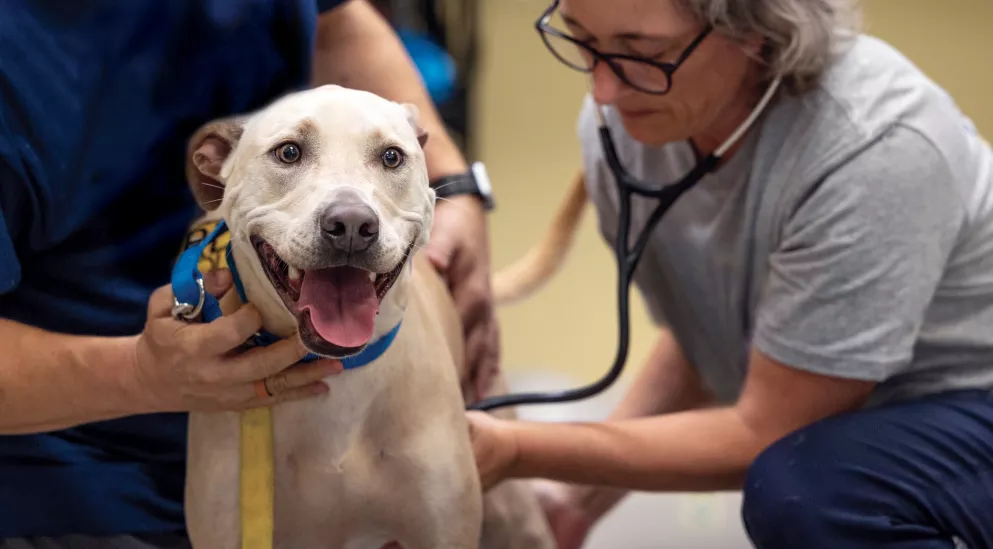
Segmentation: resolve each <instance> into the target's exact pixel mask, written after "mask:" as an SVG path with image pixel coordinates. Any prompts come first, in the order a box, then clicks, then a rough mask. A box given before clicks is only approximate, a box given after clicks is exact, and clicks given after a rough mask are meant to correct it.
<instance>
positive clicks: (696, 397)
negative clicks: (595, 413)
mask: <svg viewBox="0 0 993 549" xmlns="http://www.w3.org/2000/svg"><path fill="white" fill-rule="evenodd" d="M712 401H713V399H712V397H711V395H710V394H709V393H708V392H707V390H706V388H705V387H704V386H703V383H702V381H701V380H700V376H699V375H698V374H697V373H696V370H694V369H693V367H692V366H690V364H689V362H687V360H686V358H685V357H684V356H683V353H682V350H681V349H680V348H679V343H678V342H677V341H676V338H675V336H673V335H672V332H670V331H669V330H668V329H665V328H663V329H661V330H660V331H659V335H658V337H657V338H656V340H655V345H654V346H653V347H652V352H651V354H649V356H648V359H647V360H646V361H645V364H644V366H642V369H641V371H640V372H639V373H638V376H637V378H636V379H635V380H634V382H633V383H632V384H631V387H630V389H628V392H627V395H625V397H624V399H623V400H622V401H621V403H620V404H618V406H617V407H616V408H614V411H613V412H611V414H610V415H609V416H608V417H607V419H608V420H616V419H629V418H636V417H645V416H653V415H657V414H666V413H670V412H678V411H682V410H691V409H694V408H702V407H704V406H706V405H708V404H710V403H712Z"/></svg>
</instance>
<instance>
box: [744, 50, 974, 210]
mask: <svg viewBox="0 0 993 549" xmlns="http://www.w3.org/2000/svg"><path fill="white" fill-rule="evenodd" d="M894 136H895V137H896V138H897V139H898V140H900V141H901V142H905V143H909V144H912V145H913V146H908V147H906V148H903V149H901V148H894V147H890V146H888V145H887V144H888V143H891V142H892V139H893V138H894ZM977 139H978V135H977V134H976V131H975V128H974V126H973V125H972V123H971V121H970V120H969V119H968V118H967V117H966V116H965V115H964V114H963V113H962V112H961V111H960V110H959V109H958V107H957V105H956V104H955V102H954V101H953V100H952V98H951V97H950V96H949V94H948V93H947V92H946V91H945V90H944V89H943V88H941V86H939V85H938V84H937V83H935V82H934V81H933V80H931V79H930V78H929V77H928V76H927V75H926V74H925V73H924V72H923V71H922V70H920V69H919V68H918V67H917V66H916V65H914V63H913V62H912V61H910V60H909V59H908V58H907V57H906V56H904V55H903V54H902V53H900V52H899V51H898V50H896V49H895V48H894V47H892V46H891V45H889V44H887V43H885V42H884V41H882V40H880V39H878V38H874V37H872V36H867V35H859V36H857V37H855V38H854V39H853V40H852V41H851V43H850V44H849V45H848V47H847V48H846V49H845V50H844V51H843V52H841V53H840V54H839V55H838V56H837V57H836V59H835V61H834V62H833V64H832V65H831V66H830V67H829V68H828V69H827V70H826V71H825V73H824V74H823V75H822V77H821V78H820V79H819V81H818V82H817V83H816V85H815V86H814V87H813V88H812V89H809V90H806V91H803V92H802V93H799V94H796V95H788V94H787V95H784V96H783V99H782V100H781V101H780V103H779V104H778V105H777V106H776V107H775V109H774V110H773V112H772V113H770V115H769V117H768V120H767V122H766V124H765V127H764V129H763V142H762V143H761V144H760V147H759V150H758V152H757V154H758V155H759V156H760V161H759V162H758V164H757V166H758V169H759V170H760V171H762V172H763V173H765V174H771V173H773V172H777V171H778V172H786V173H788V174H789V176H790V177H791V179H792V181H793V182H792V183H791V187H792V189H791V191H792V192H793V194H795V195H796V196H797V197H798V198H799V197H802V196H807V195H809V194H810V192H811V189H810V188H809V187H811V186H814V185H817V184H819V182H821V181H823V180H824V178H825V177H827V176H828V175H829V174H834V173H838V172H839V171H842V172H843V173H850V171H849V170H842V168H843V167H844V166H845V165H847V164H849V163H851V162H853V161H855V159H859V161H860V163H862V164H863V165H865V164H866V163H869V164H873V165H878V166H880V167H881V168H880V169H883V168H882V167H883V166H885V165H887V164H890V165H894V164H905V165H920V164H921V163H922V162H931V163H937V164H940V165H941V166H939V167H935V168H931V167H928V170H927V171H928V172H929V173H939V172H944V173H947V174H948V176H947V177H945V178H944V179H945V180H946V181H942V182H939V183H942V184H947V185H950V186H956V185H957V186H958V187H959V188H958V190H959V191H961V190H963V189H962V188H961V187H962V186H963V185H967V184H969V182H970V179H971V181H972V182H974V181H975V177H974V175H975V173H976V169H978V166H979V161H980V160H981V159H979V158H977V157H976V155H975V151H976V150H977V147H976V146H975V142H976V140H977ZM922 151H925V152H927V154H925V155H921V154H920V153H921V152H922ZM772 177H774V176H772ZM930 183H931V184H933V183H934V182H930ZM921 184H923V182H921Z"/></svg>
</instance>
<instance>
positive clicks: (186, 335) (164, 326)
mask: <svg viewBox="0 0 993 549" xmlns="http://www.w3.org/2000/svg"><path fill="white" fill-rule="evenodd" d="M209 274H210V275H211V277H210V278H209V279H208V278H205V279H204V282H205V284H204V286H205V288H206V289H207V291H209V292H210V293H211V294H212V295H215V296H219V295H223V293H224V292H225V291H226V290H227V289H228V288H230V286H231V278H230V275H227V276H223V275H221V276H218V275H217V273H214V272H211V273H209ZM172 304H173V294H172V290H171V288H170V287H169V286H163V287H161V288H159V289H158V290H156V291H155V292H154V293H153V294H152V296H151V298H150V299H149V304H148V320H147V321H146V324H145V329H144V331H143V332H142V334H141V335H140V336H139V337H138V339H137V343H136V349H135V357H134V368H135V374H136V375H135V377H136V378H137V381H138V387H139V390H141V391H143V392H144V393H145V394H146V395H147V398H148V399H150V400H151V401H152V402H151V403H150V404H151V407H152V408H153V409H155V410H162V411H222V410H244V409H247V408H253V407H259V406H270V405H272V404H275V403H278V402H285V401H288V400H297V399H303V398H308V397H312V396H315V395H319V394H322V393H326V392H327V390H328V388H327V385H325V384H324V383H322V382H321V381H320V380H321V379H323V378H325V377H327V376H330V375H333V374H336V373H339V372H341V371H342V366H341V363H340V362H338V361H334V360H316V361H313V362H310V363H304V364H301V365H299V366H294V365H295V364H296V363H297V362H299V361H300V359H301V358H303V357H304V356H306V354H307V350H306V349H305V348H304V347H303V345H302V344H301V343H300V342H299V340H298V339H297V338H291V339H285V340H282V341H278V342H276V343H274V344H272V345H270V346H268V347H264V348H256V349H251V350H248V351H245V352H241V353H236V352H233V351H235V350H236V348H237V347H239V346H240V345H241V344H242V343H244V342H245V340H247V339H248V338H249V337H251V336H252V335H253V334H254V333H255V332H257V331H259V330H260V329H261V328H262V317H261V316H260V315H259V312H258V310H256V309H255V307H253V306H252V305H250V304H249V305H243V306H242V307H241V308H239V309H238V310H237V311H235V312H234V313H232V314H230V315H225V316H222V317H221V318H218V319H216V320H214V321H213V322H208V323H185V322H182V321H178V320H175V319H173V318H172V316H171V309H172ZM266 378H268V379H266ZM262 379H266V387H267V389H268V391H270V392H272V394H273V395H272V396H265V395H261V396H260V395H259V393H258V392H257V390H256V388H255V386H254V382H256V381H258V380H262Z"/></svg>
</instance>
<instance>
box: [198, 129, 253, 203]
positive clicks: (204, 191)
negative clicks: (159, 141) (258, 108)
mask: <svg viewBox="0 0 993 549" xmlns="http://www.w3.org/2000/svg"><path fill="white" fill-rule="evenodd" d="M244 126H245V117H242V116H232V117H228V118H221V119H218V120H214V121H212V122H208V123H207V124H204V125H203V126H201V127H200V129H198V130H197V131H196V133H194V134H193V137H192V138H191V139H190V141H189V143H188V145H187V150H186V180H187V182H188V183H189V185H190V190H192V191H193V196H194V197H195V198H196V200H197V203H198V204H199V205H200V207H201V208H203V209H204V210H205V211H210V210H213V209H216V208H217V207H218V206H220V205H221V199H222V198H223V197H224V180H223V179H222V178H221V167H222V166H223V165H224V161H225V160H227V158H228V155H230V154H231V151H233V150H234V148H235V147H236V146H237V145H238V140H239V139H240V138H241V134H242V131H244Z"/></svg>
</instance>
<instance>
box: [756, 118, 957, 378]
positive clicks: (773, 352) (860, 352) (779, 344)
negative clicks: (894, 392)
mask: <svg viewBox="0 0 993 549" xmlns="http://www.w3.org/2000/svg"><path fill="white" fill-rule="evenodd" d="M964 216H965V210H964V204H963V201H962V198H961V196H960V194H959V192H958V189H956V188H955V187H954V185H953V180H952V174H951V170H950V168H949V166H948V164H947V163H946V161H945V159H944V157H943V156H942V155H941V154H940V153H939V151H938V150H937V149H936V148H935V147H934V146H933V145H932V144H931V143H930V142H929V141H927V140H926V139H925V138H924V137H923V136H921V135H920V134H918V133H917V132H915V131H913V130H912V129H909V128H906V127H901V126H897V127H894V128H893V129H891V130H889V131H888V133H887V134H886V135H884V136H883V137H882V138H881V139H880V140H879V141H877V142H875V143H874V144H872V145H871V146H870V147H868V148H866V149H865V150H864V151H862V152H861V153H860V154H859V155H857V156H856V157H855V158H853V159H851V160H850V161H848V162H847V163H846V164H845V165H843V166H842V167H840V168H839V169H837V170H835V171H834V172H833V173H832V174H830V175H828V176H827V177H826V178H824V179H823V180H822V181H821V182H820V184H819V185H818V186H817V187H816V188H814V189H813V190H812V191H811V192H810V193H809V195H808V196H807V197H806V199H805V200H804V201H803V202H802V203H801V204H800V206H799V207H798V208H797V209H796V211H795V212H794V214H793V216H792V217H791V218H790V219H789V221H788V222H787V223H786V226H785V227H784V232H783V235H782V239H781V242H780V244H779V246H778V248H777V249H776V250H775V251H774V252H773V253H772V254H771V257H770V259H769V277H768V280H767V283H766V286H765V288H764V293H763V296H762V299H761V301H760V303H759V309H758V314H757V320H756V326H755V332H754V336H753V342H752V343H753V345H754V346H755V347H756V348H757V349H759V350H761V351H762V352H763V353H765V354H767V355H768V356H769V357H771V358H772V359H774V360H777V361H779V362H782V363H784V364H787V365H790V366H792V367H795V368H798V369H801V370H806V371H811V372H815V373H821V374H825V375H835V376H839V377H845V378H855V379H863V380H872V381H882V380H884V379H886V378H888V377H889V376H891V375H893V374H894V373H896V372H897V371H898V370H899V369H900V368H901V367H903V366H904V365H906V364H907V363H909V361H910V359H911V355H912V353H913V348H914V343H915V341H916V339H917V336H918V333H919V331H920V328H921V325H922V324H923V318H924V314H925V311H926V309H927V307H928V303H929V302H930V301H931V299H932V296H933V295H934V293H935V290H936V288H937V286H938V283H939V282H940V280H941V277H942V273H943V271H944V266H945V263H946V261H947V259H948V256H949V254H950V253H951V250H952V248H953V246H954V243H955V240H956V234H957V232H958V231H959V229H960V228H961V226H962V224H963V222H964Z"/></svg>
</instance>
